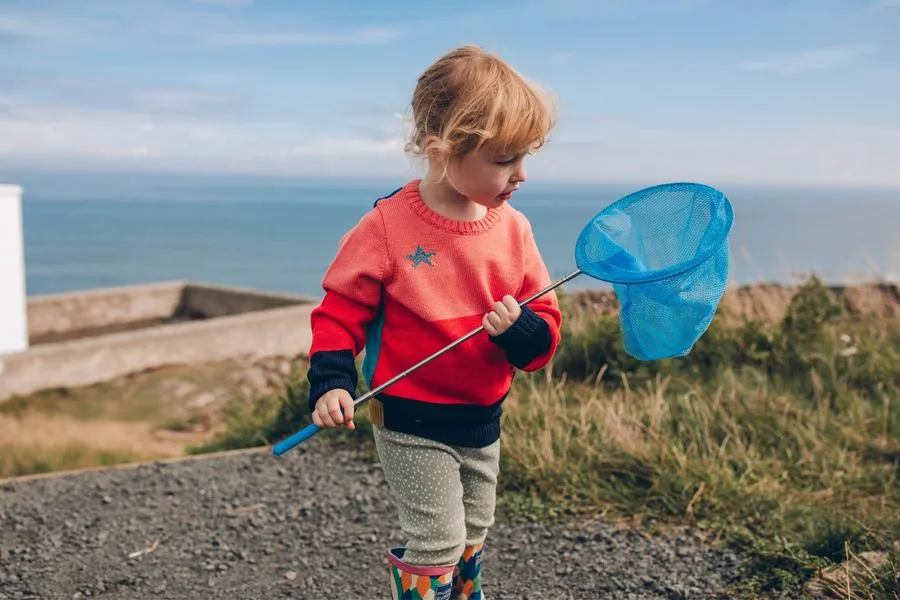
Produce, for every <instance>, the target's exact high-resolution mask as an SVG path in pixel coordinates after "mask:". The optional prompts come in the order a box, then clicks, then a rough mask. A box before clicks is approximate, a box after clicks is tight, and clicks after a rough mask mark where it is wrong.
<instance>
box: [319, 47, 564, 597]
mask: <svg viewBox="0 0 900 600" xmlns="http://www.w3.org/2000/svg"><path fill="white" fill-rule="evenodd" d="M412 110H413V120H414V128H413V133H412V137H411V140H410V141H409V144H408V146H407V149H408V150H409V151H410V152H411V153H413V154H416V155H419V156H424V157H425V158H426V159H427V162H428V173H427V175H426V176H425V177H424V178H423V179H422V180H414V181H411V182H409V183H407V184H406V185H404V186H403V187H401V188H399V189H398V190H395V191H394V192H393V193H391V194H390V195H388V196H386V197H384V198H380V199H378V200H377V201H376V202H375V206H374V208H373V209H371V210H369V211H368V212H367V213H366V214H365V215H364V216H363V217H362V219H361V220H360V221H359V223H358V224H357V225H356V226H355V227H354V228H353V229H352V230H350V231H349V232H348V233H347V234H346V235H345V236H344V237H343V239H342V240H341V243H340V245H339V250H338V253H337V256H336V258H335V259H334V262H333V263H332V265H331V266H330V267H329V269H328V270H327V272H326V274H325V277H324V280H323V288H324V290H325V296H324V298H323V300H322V303H321V305H319V306H318V307H317V308H316V309H315V311H314V312H313V313H312V320H311V322H312V331H313V342H312V347H311V349H310V369H309V381H310V398H309V407H310V410H311V411H312V412H313V421H314V422H315V423H316V425H318V426H319V427H323V428H326V427H339V426H346V427H348V428H350V429H353V428H354V424H353V409H354V407H353V396H354V395H355V393H356V384H357V371H356V367H355V363H354V359H355V357H356V356H357V355H358V354H359V353H360V352H361V351H362V349H363V347H364V346H365V349H366V357H365V360H364V362H363V375H364V376H365V378H366V381H367V383H368V385H369V386H370V387H372V388H374V387H376V386H377V385H379V384H381V383H382V382H384V381H386V380H387V379H389V378H391V377H393V376H394V375H396V374H398V373H400V372H401V371H404V370H406V369H407V368H409V367H411V366H412V365H414V364H416V363H418V362H419V361H420V360H422V359H423V358H425V357H426V356H429V355H431V354H433V353H434V352H435V351H437V350H439V349H441V348H443V347H444V346H446V345H447V344H449V343H451V342H453V341H454V340H456V339H458V338H459V337H460V336H462V335H464V334H466V333H468V332H469V331H471V330H472V329H475V328H476V327H478V326H479V325H484V327H485V330H486V334H482V335H479V336H476V337H474V338H473V339H471V340H468V341H466V342H465V343H464V344H462V345H460V346H458V347H457V348H454V349H453V350H451V351H450V352H447V353H446V354H444V355H442V356H441V357H439V358H437V359H435V360H434V361H432V362H430V363H428V364H427V365H425V366H423V367H421V368H420V369H418V370H417V371H414V372H413V373H412V374H410V375H408V376H407V377H405V378H404V379H401V380H400V381H398V382H397V383H395V384H394V385H393V386H391V387H390V388H388V389H387V390H386V391H385V393H383V394H381V395H380V396H379V397H378V398H373V399H372V400H370V406H369V409H370V418H371V421H372V424H373V426H374V437H375V443H376V447H377V450H378V454H379V457H380V461H381V465H382V468H383V469H384V475H385V478H386V480H387V482H388V485H389V487H390V489H391V493H392V495H393V497H394V500H395V502H396V503H397V507H398V511H399V516H400V526H401V528H402V529H403V531H404V533H405V535H406V536H407V537H408V543H407V545H406V546H405V547H404V548H394V549H391V550H389V552H388V561H389V563H390V570H391V588H392V590H393V594H394V596H393V597H394V598H396V599H398V600H399V599H400V598H401V597H402V598H412V599H419V598H422V599H429V600H430V599H435V600H436V599H442V600H443V599H447V598H451V586H452V594H453V595H452V597H453V598H461V599H468V600H474V599H480V598H482V594H481V557H482V549H483V546H484V541H485V538H486V535H487V531H488V528H489V527H491V525H492V524H493V523H494V510H495V504H496V502H495V500H496V495H495V493H496V484H497V475H498V471H499V456H500V441H499V438H500V414H501V405H502V403H503V400H504V398H505V397H506V395H507V394H508V392H509V389H510V385H511V383H512V378H513V375H514V373H515V370H516V369H521V370H524V371H535V370H538V369H540V368H542V367H544V366H545V365H546V364H547V362H548V361H549V360H550V358H551V357H552V355H553V353H554V352H555V350H556V348H557V346H558V344H559V339H560V325H561V315H560V311H559V305H558V301H557V297H556V295H555V294H554V293H553V292H549V293H547V294H545V295H543V296H541V297H540V298H538V299H536V300H535V301H533V302H532V303H530V304H528V305H527V306H525V307H522V308H520V307H519V305H518V302H517V300H516V299H515V298H517V299H519V300H521V299H524V298H527V297H529V296H531V295H532V294H534V293H535V292H537V291H539V290H541V289H543V288H544V287H546V286H547V285H549V283H550V279H549V274H548V272H547V268H546V267H545V265H544V263H543V261H542V260H541V256H540V253H539V252H538V249H537V247H536V245H535V241H534V238H533V236H532V231H531V226H530V224H529V222H528V221H527V220H526V218H525V217H524V216H523V215H522V214H521V213H520V212H519V211H517V210H515V209H514V208H512V207H511V206H510V205H509V204H508V201H509V200H510V198H511V196H512V194H513V192H515V190H517V189H518V188H519V186H520V185H521V184H522V182H524V181H525V170H524V166H523V161H524V159H525V156H526V155H527V154H529V153H531V152H533V151H535V150H537V149H538V148H540V147H541V146H542V145H543V143H544V141H545V139H546V137H547V136H548V135H549V132H550V130H551V129H552V127H553V125H554V122H555V115H554V113H553V107H552V106H551V105H550V104H549V102H548V101H547V100H545V99H544V98H543V97H542V96H541V95H540V93H539V92H538V90H537V88H535V87H534V86H533V85H532V84H530V83H529V82H527V81H526V80H525V79H523V78H522V77H521V76H520V75H519V74H518V73H517V72H516V71H515V70H513V69H512V68H511V67H510V66H508V65H507V64H506V63H504V62H503V61H502V60H500V59H499V58H497V57H495V56H493V55H491V54H488V53H486V52H484V51H482V50H480V49H478V48H474V47H463V48H459V49H457V50H454V51H452V52H450V53H448V54H446V55H444V56H443V57H441V58H440V59H439V60H438V61H437V62H435V63H434V64H433V65H432V66H431V67H430V68H428V69H427V70H426V71H425V73H423V74H422V76H421V77H420V78H419V80H418V85H417V86H416V89H415V92H414V95H413V99H412ZM342 413H343V414H342ZM404 594H406V595H404Z"/></svg>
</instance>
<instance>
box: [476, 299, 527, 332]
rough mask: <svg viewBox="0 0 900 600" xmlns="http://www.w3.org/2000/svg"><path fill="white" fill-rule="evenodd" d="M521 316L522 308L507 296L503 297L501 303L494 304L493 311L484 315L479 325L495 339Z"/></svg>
mask: <svg viewBox="0 0 900 600" xmlns="http://www.w3.org/2000/svg"><path fill="white" fill-rule="evenodd" d="M521 314H522V308H521V307H520V306H519V303H518V302H516V299H515V298H513V297H512V296H510V295H508V294H507V295H506V296H503V301H502V302H495V303H494V310H492V311H491V312H489V313H487V314H486V315H484V318H483V319H481V324H482V325H484V329H485V331H487V332H488V333H489V334H490V335H492V336H494V337H496V336H498V335H500V334H501V333H503V332H504V331H506V330H507V329H509V328H510V327H512V324H513V323H515V322H516V319H518V318H519V315H521Z"/></svg>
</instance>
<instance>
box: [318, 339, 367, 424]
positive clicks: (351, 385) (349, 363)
mask: <svg viewBox="0 0 900 600" xmlns="http://www.w3.org/2000/svg"><path fill="white" fill-rule="evenodd" d="M306 378H307V379H308V380H309V401H308V402H307V406H308V407H309V410H310V412H312V411H313V410H315V408H316V402H318V400H319V398H321V397H322V396H323V395H324V394H325V393H326V392H328V391H330V390H334V389H342V390H347V392H348V393H349V394H350V395H351V396H356V384H357V378H358V374H357V371H356V362H355V361H354V359H353V353H352V352H351V351H350V350H334V351H327V352H317V353H316V354H314V355H313V357H312V358H311V359H310V361H309V372H308V373H307V376H306Z"/></svg>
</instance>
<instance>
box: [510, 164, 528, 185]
mask: <svg viewBox="0 0 900 600" xmlns="http://www.w3.org/2000/svg"><path fill="white" fill-rule="evenodd" d="M512 179H513V181H515V182H516V183H522V182H523V181H525V161H524V160H519V162H517V163H516V170H515V171H513V174H512Z"/></svg>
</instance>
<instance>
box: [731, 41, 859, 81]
mask: <svg viewBox="0 0 900 600" xmlns="http://www.w3.org/2000/svg"><path fill="white" fill-rule="evenodd" d="M873 52H875V48H874V47H873V46H871V45H869V44H852V45H844V46H832V47H829V48H819V49H817V50H806V51H804V52H797V53H795V54H788V55H785V56H778V57H771V58H767V59H760V60H748V61H745V62H743V63H741V67H742V68H743V69H746V70H748V71H766V72H771V73H781V74H784V75H792V74H799V73H808V72H811V71H824V70H828V69H833V68H835V67H839V66H841V65H845V64H848V63H852V62H854V61H857V60H859V59H860V58H863V57H865V56H868V55H870V54H872V53H873Z"/></svg>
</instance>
